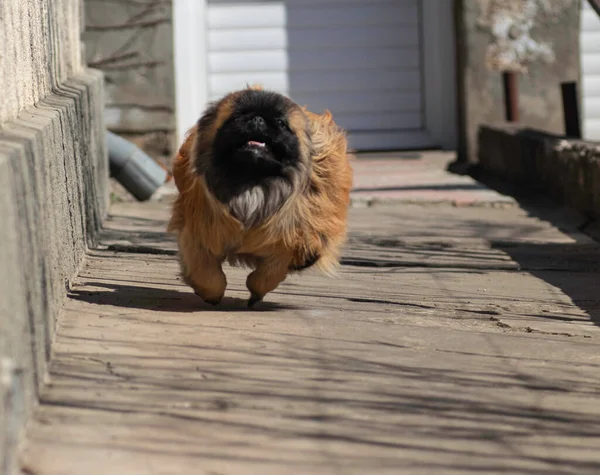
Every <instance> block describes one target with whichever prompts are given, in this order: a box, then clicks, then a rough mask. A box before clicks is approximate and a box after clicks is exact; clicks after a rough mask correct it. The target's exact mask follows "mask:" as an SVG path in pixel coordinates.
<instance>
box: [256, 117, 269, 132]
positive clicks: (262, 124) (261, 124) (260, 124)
mask: <svg viewBox="0 0 600 475" xmlns="http://www.w3.org/2000/svg"><path fill="white" fill-rule="evenodd" d="M252 125H253V126H254V127H256V128H257V129H259V130H260V129H263V128H264V127H265V125H267V124H266V123H265V119H263V118H262V117H261V116H259V115H257V116H254V117H253V118H252Z"/></svg>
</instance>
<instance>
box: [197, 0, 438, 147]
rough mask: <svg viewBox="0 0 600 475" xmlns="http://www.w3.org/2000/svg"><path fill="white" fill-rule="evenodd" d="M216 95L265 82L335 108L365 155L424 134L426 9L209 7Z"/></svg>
mask: <svg viewBox="0 0 600 475" xmlns="http://www.w3.org/2000/svg"><path fill="white" fill-rule="evenodd" d="M207 30H208V33H207V36H208V39H207V41H208V55H207V68H208V74H209V81H208V83H209V84H208V88H209V91H208V96H209V98H210V99H211V100H214V99H216V98H219V97H221V96H223V95H224V94H225V93H227V92H229V91H231V90H234V89H238V88H241V87H244V86H245V85H246V84H253V83H260V84H262V85H264V86H265V87H267V88H269V89H274V90H276V91H279V92H281V93H283V94H286V95H289V96H290V97H292V99H294V100H295V101H297V102H299V103H301V104H302V105H307V106H308V107H309V109H311V110H313V111H315V112H320V111H322V110H323V109H330V110H331V111H332V112H333V113H334V117H335V118H336V120H337V122H338V123H339V124H340V125H342V126H343V127H345V128H346V129H347V130H348V131H349V136H350V142H351V145H352V146H353V147H356V148H359V149H361V148H368V149H373V148H375V149H377V148H412V147H423V146H428V145H431V143H430V141H429V139H428V136H427V134H425V133H423V122H424V120H423V110H422V108H423V100H422V86H421V83H422V78H421V57H420V47H421V45H420V18H419V5H418V0H402V1H401V2H400V1H393V0H279V1H272V0H271V1H269V0H267V1H262V2H257V3H252V2H250V1H247V0H246V1H244V0H237V1H231V0H209V3H208V20H207Z"/></svg>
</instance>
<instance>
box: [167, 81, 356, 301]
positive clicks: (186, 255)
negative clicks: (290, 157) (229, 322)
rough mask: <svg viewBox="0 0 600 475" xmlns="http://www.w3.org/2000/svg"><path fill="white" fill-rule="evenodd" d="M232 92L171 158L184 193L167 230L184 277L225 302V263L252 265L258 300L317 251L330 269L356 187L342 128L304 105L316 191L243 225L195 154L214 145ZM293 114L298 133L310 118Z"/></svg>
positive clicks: (230, 106) (322, 263) (252, 282)
mask: <svg viewBox="0 0 600 475" xmlns="http://www.w3.org/2000/svg"><path fill="white" fill-rule="evenodd" d="M235 94H236V93H233V94H232V95H230V100H227V98H226V100H225V101H223V102H222V104H221V106H220V108H219V113H218V114H217V119H216V121H215V122H217V123H213V124H212V127H211V128H209V130H201V131H200V130H198V128H197V127H194V128H193V129H191V130H190V131H189V132H188V135H187V137H186V139H185V142H184V143H183V145H182V146H181V148H180V149H179V152H178V154H177V157H176V158H175V161H174V164H173V176H174V179H175V183H176V185H177V188H178V190H179V195H178V197H177V199H176V201H175V203H174V206H173V215H172V218H171V221H170V223H169V231H170V232H175V233H176V234H177V236H178V243H179V251H180V261H181V267H182V275H183V277H184V279H185V281H186V282H187V283H188V285H190V286H191V287H192V288H193V289H194V290H195V291H196V293H197V294H198V295H199V296H200V297H202V298H203V299H204V300H206V301H208V302H213V303H217V302H219V301H220V300H221V298H222V297H223V294H224V292H225V288H226V286H227V281H226V278H225V275H224V273H223V270H222V268H221V265H222V262H223V261H224V260H228V261H229V262H230V263H232V264H234V265H236V264H239V265H245V266H249V267H251V268H253V269H254V271H253V272H252V273H251V274H250V275H249V276H248V279H247V286H248V289H249V290H250V292H251V295H252V298H253V299H254V300H255V301H257V300H260V299H262V298H263V297H264V295H265V294H266V293H268V292H270V291H272V290H274V289H275V288H276V287H277V286H278V285H279V284H280V283H281V282H282V281H283V280H284V279H285V277H286V276H287V274H288V273H289V272H290V268H293V267H297V266H301V265H302V264H303V263H304V262H305V261H306V260H307V259H309V258H310V256H311V255H313V256H314V255H315V254H316V255H319V256H320V259H319V260H318V262H317V263H316V264H315V267H317V268H318V269H320V270H322V271H324V272H326V273H330V272H331V271H333V270H334V268H335V266H336V264H337V263H338V259H339V252H340V248H341V247H342V245H343V243H344V240H345V237H346V219H347V211H348V205H349V201H350V188H351V186H352V168H351V166H350V161H349V158H350V157H349V155H348V152H347V141H346V137H345V134H344V132H343V131H342V130H341V129H340V128H339V127H338V126H337V125H336V124H335V123H334V121H333V118H332V115H331V114H330V113H329V112H325V113H324V114H322V115H318V114H313V113H311V112H309V111H307V110H305V109H303V113H304V114H306V116H307V117H308V121H309V125H310V138H311V141H312V150H313V155H312V169H311V176H310V180H311V187H312V190H313V192H310V193H309V192H308V191H304V192H302V193H297V194H294V195H292V197H291V198H290V199H289V200H288V201H287V202H286V204H285V205H284V206H283V207H282V208H281V209H280V210H279V211H278V212H277V213H276V214H275V215H274V216H272V217H271V218H270V219H268V220H267V221H266V222H265V223H264V224H262V225H260V226H259V227H256V228H250V229H245V228H244V227H243V226H242V225H241V223H240V222H239V221H238V220H236V219H235V218H234V217H233V216H232V215H231V214H230V213H229V212H228V210H227V209H226V207H225V205H223V204H222V203H221V202H219V201H217V199H216V198H215V197H214V196H213V195H212V194H211V193H210V191H209V190H208V188H207V186H206V183H205V181H204V178H203V176H202V175H199V174H198V172H197V171H196V170H195V164H194V159H193V157H194V156H195V155H196V154H197V153H202V152H203V151H204V150H206V149H207V148H208V147H210V146H211V144H212V141H213V139H214V136H215V134H216V132H217V130H218V127H219V126H220V124H222V123H223V121H224V120H226V119H227V118H228V117H229V115H230V114H231V113H232V110H233V99H232V98H233V97H235ZM299 113H300V112H299ZM300 114H301V113H300ZM289 119H290V124H291V126H292V128H293V129H294V131H295V132H296V135H297V136H298V137H300V136H301V134H299V133H298V132H299V130H298V128H299V127H301V124H302V126H303V125H304V124H305V123H306V122H305V119H304V118H302V117H296V118H294V117H290V118H289ZM300 119H302V120H300ZM308 145H310V144H303V147H307V146H308ZM315 190H317V191H316V192H314V191H315Z"/></svg>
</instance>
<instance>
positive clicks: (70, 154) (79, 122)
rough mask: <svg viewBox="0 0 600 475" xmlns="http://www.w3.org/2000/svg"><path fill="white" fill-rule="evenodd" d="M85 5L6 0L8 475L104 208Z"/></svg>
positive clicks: (0, 258) (3, 275)
mask: <svg viewBox="0 0 600 475" xmlns="http://www.w3.org/2000/svg"><path fill="white" fill-rule="evenodd" d="M81 15H82V11H81V5H80V2H79V0H20V1H0V84H2V86H3V88H2V91H3V92H2V100H1V101H0V223H1V224H0V242H1V243H2V245H1V246H0V263H1V265H0V322H1V323H0V473H3V474H12V473H16V470H17V469H16V465H17V457H16V453H17V452H16V448H17V444H18V442H19V439H20V438H21V436H22V434H23V430H24V427H25V421H26V419H27V417H28V415H29V413H30V410H31V408H32V407H33V404H34V402H35V401H36V398H37V397H38V391H39V387H40V383H41V382H42V381H43V378H44V375H45V370H46V363H47V362H48V359H49V355H50V342H51V340H52V338H53V334H54V328H55V324H56V317H57V314H58V311H59V308H60V306H61V303H62V302H63V300H64V298H65V296H66V293H67V290H68V288H69V282H70V281H71V279H72V278H73V277H74V276H75V275H76V273H77V271H78V269H79V267H80V265H81V263H82V259H83V257H84V253H85V250H86V245H88V244H89V243H91V242H92V241H93V239H94V236H95V233H96V231H97V230H98V229H99V226H100V224H101V220H102V218H103V217H104V215H105V213H106V208H107V204H108V199H107V198H108V196H107V193H106V184H107V177H108V164H107V159H106V150H105V137H104V123H103V120H102V76H101V74H100V73H99V72H95V71H92V70H88V69H86V68H85V67H84V63H83V61H82V50H81V42H80V34H81V21H80V20H81Z"/></svg>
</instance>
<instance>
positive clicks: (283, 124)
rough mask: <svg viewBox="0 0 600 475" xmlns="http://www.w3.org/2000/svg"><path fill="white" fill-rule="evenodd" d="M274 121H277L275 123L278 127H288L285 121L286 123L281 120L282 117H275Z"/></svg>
mask: <svg viewBox="0 0 600 475" xmlns="http://www.w3.org/2000/svg"><path fill="white" fill-rule="evenodd" d="M275 122H277V125H278V126H279V127H283V128H284V129H288V128H289V127H288V125H287V123H286V121H285V120H283V119H276V120H275Z"/></svg>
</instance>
